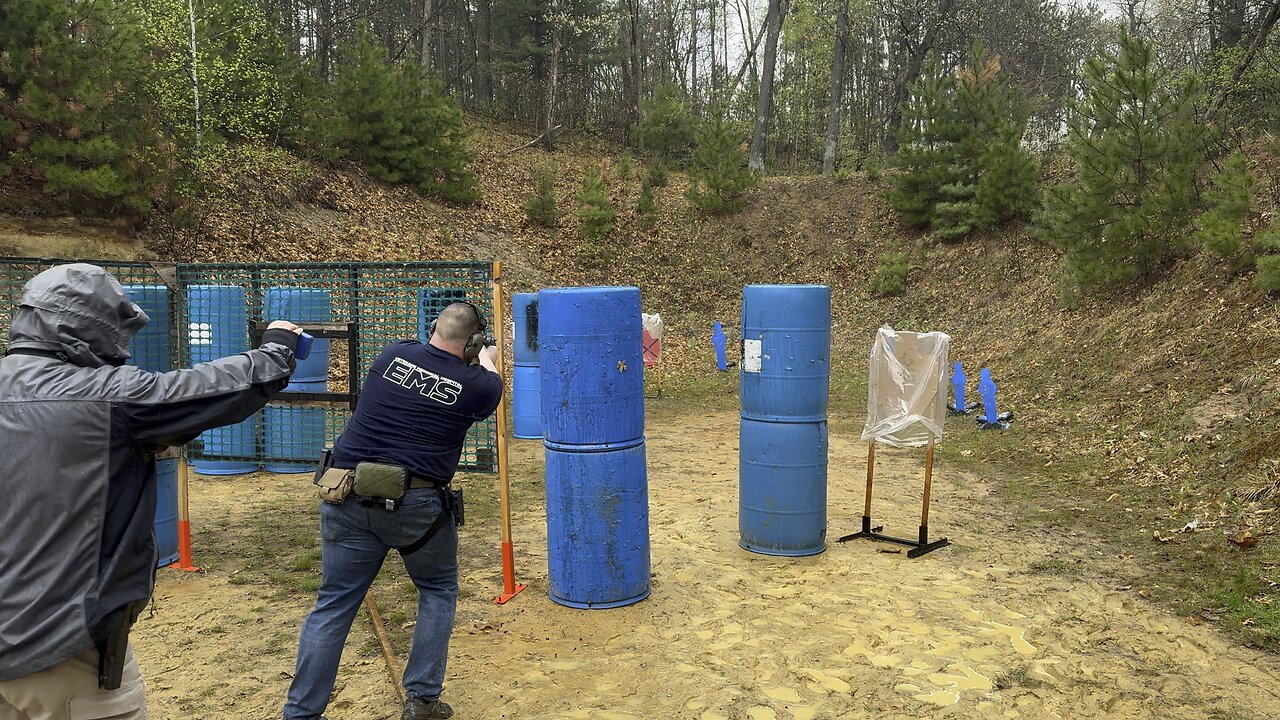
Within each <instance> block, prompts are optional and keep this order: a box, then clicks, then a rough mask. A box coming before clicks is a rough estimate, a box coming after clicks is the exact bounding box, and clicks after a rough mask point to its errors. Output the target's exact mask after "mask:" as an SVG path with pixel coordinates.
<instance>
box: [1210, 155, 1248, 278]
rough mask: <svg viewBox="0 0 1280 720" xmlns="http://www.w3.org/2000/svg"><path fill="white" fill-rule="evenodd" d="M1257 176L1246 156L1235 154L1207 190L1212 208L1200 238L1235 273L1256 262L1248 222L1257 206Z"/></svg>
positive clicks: (1224, 164)
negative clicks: (1247, 235)
mask: <svg viewBox="0 0 1280 720" xmlns="http://www.w3.org/2000/svg"><path fill="white" fill-rule="evenodd" d="M1252 187H1253V176H1252V175H1251V174H1250V173H1249V168H1248V167H1247V166H1246V165H1245V162H1244V155H1243V154H1242V153H1241V152H1240V151H1239V150H1237V151H1235V152H1233V153H1231V155H1229V156H1228V157H1227V160H1226V162H1224V163H1223V165H1222V170H1221V171H1220V172H1218V173H1217V174H1215V175H1214V176H1213V177H1212V178H1211V186H1210V187H1209V189H1208V190H1207V191H1206V192H1205V203H1206V204H1207V205H1208V210H1205V212H1204V213H1202V214H1201V215H1200V217H1199V218H1198V220H1197V224H1198V225H1199V226H1200V229H1199V230H1197V231H1196V239H1198V240H1199V241H1200V242H1201V243H1203V244H1204V246H1205V247H1206V248H1207V249H1208V250H1209V251H1210V252H1212V253H1213V254H1215V255H1217V256H1218V257H1221V258H1222V259H1223V260H1226V261H1227V262H1228V263H1229V264H1230V266H1231V271H1232V272H1233V273H1236V272H1240V271H1241V270H1244V269H1245V268H1246V267H1248V266H1249V265H1251V264H1253V253H1252V252H1250V251H1249V250H1248V248H1246V247H1245V244H1244V223H1245V220H1246V219H1247V218H1248V216H1249V213H1250V212H1251V210H1252V209H1253V192H1252Z"/></svg>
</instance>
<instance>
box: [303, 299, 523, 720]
mask: <svg viewBox="0 0 1280 720" xmlns="http://www.w3.org/2000/svg"><path fill="white" fill-rule="evenodd" d="M483 330H484V321H483V318H481V316H480V313H479V311H478V310H477V309H476V308H475V306H474V305H471V304H469V303H455V304H453V305H450V306H448V307H447V308H445V309H444V310H443V311H442V312H441V313H440V316H439V318H437V320H436V322H435V325H434V330H433V333H432V335H431V339H430V342H429V343H428V344H426V345H423V344H422V343H419V342H414V341H402V342H399V343H396V344H395V345H391V346H390V347H388V348H387V349H386V350H384V351H383V352H382V354H381V355H379V356H378V358H377V359H376V360H375V361H374V363H373V366H372V367H371V368H370V370H369V376H368V378H367V379H366V380H365V384H364V386H363V388H362V389H361V395H360V402H359V405H358V406H357V407H356V411H355V414H354V415H352V417H351V421H350V422H349V423H348V424H347V428H346V430H345V431H344V432H343V433H342V436H341V437H340V438H339V439H338V442H337V445H336V446H335V447H334V450H333V458H332V463H333V466H334V467H337V468H348V469H354V468H355V467H356V465H357V464H358V463H361V462H379V463H386V464H392V465H399V466H401V467H403V468H406V469H407V470H408V471H409V474H410V480H411V481H410V484H409V489H408V490H406V491H405V494H404V497H403V498H401V500H400V501H399V502H398V503H397V504H396V505H395V507H394V509H388V508H387V507H386V506H385V505H382V504H378V503H369V502H360V501H358V499H357V497H356V496H355V495H351V496H348V497H347V499H346V501H345V502H343V503H341V504H333V503H328V502H322V503H320V535H321V540H322V543H323V544H322V549H323V566H324V576H323V580H322V581H321V585H320V590H319V592H318V595H317V598H316V606H315V609H314V610H312V611H311V614H310V615H308V616H307V619H306V622H304V623H303V626H302V637H301V639H300V640H299V642H298V664H297V671H296V672H295V674H294V679H293V685H292V686H291V687H290V688H289V700H288V702H287V703H286V704H285V706H284V716H285V718H286V720H316V718H321V717H322V715H321V713H323V712H324V709H325V707H326V706H327V705H328V703H329V695H330V693H331V692H333V685H334V681H335V679H336V678H337V674H338V663H339V660H340V659H341V656H342V647H343V645H344V644H345V643H346V640H347V633H348V632H349V631H350V629H351V622H352V621H353V620H354V619H355V616H356V612H357V611H358V610H359V608H360V603H361V601H362V600H363V599H364V595H365V592H366V591H367V590H368V589H369V585H370V584H371V583H372V582H373V579H374V578H375V577H376V576H377V574H378V570H379V569H380V568H381V567H382V562H383V560H384V559H385V558H386V555H387V552H388V551H390V550H401V555H402V557H403V559H404V564H405V568H406V569H407V570H408V571H409V576H410V577H411V578H413V582H414V584H415V585H416V586H417V587H418V620H417V624H416V625H415V627H414V631H413V649H412V651H411V652H410V654H409V661H408V664H407V666H406V667H405V672H404V687H405V690H406V692H407V695H408V699H407V702H406V703H405V708H404V712H403V714H402V715H401V718H402V720H435V719H437V718H448V717H451V716H452V715H453V710H452V709H451V708H450V707H449V706H448V705H447V704H446V703H444V702H442V701H441V700H440V693H441V691H442V690H443V686H444V672H445V661H446V658H447V656H448V651H449V635H450V634H451V633H452V631H453V616H454V607H455V605H456V604H457V599H458V532H457V528H456V526H455V525H454V523H453V522H452V521H451V520H450V521H446V522H443V524H440V525H439V527H437V528H436V532H435V534H434V535H431V536H430V540H429V541H428V542H427V543H426V544H424V545H421V546H420V547H416V548H415V547H414V546H415V545H417V544H418V541H419V540H420V539H421V538H423V537H424V536H426V535H427V533H428V532H429V531H430V530H431V529H432V527H433V525H437V522H436V521H437V518H439V517H440V516H441V514H442V513H446V512H447V510H446V508H445V498H446V497H447V492H444V490H445V489H447V487H448V484H449V482H450V481H451V480H452V479H453V474H454V472H455V471H456V470H457V468H458V459H459V456H460V455H461V453H462V444H463V441H464V440H465V439H466V435H467V430H469V429H470V428H471V425H472V424H473V423H475V422H478V421H480V420H483V419H485V418H487V417H489V415H491V414H492V413H493V411H494V410H495V409H496V408H497V407H498V400H499V399H500V398H501V396H502V389H503V383H502V378H501V377H499V375H498V371H497V369H496V367H495V365H494V358H495V357H496V355H497V348H494V347H485V348H483V349H482V350H480V351H479V354H478V356H475V360H474V362H468V361H467V360H468V359H470V358H471V357H472V356H473V355H475V350H476V349H477V348H478V345H477V344H476V343H477V336H478V334H480V333H482V332H483ZM447 519H448V518H447V517H446V520H447Z"/></svg>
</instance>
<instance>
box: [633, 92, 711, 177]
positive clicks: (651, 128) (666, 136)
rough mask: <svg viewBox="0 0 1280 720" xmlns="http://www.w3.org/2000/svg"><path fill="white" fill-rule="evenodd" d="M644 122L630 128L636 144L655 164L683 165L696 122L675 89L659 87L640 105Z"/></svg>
mask: <svg viewBox="0 0 1280 720" xmlns="http://www.w3.org/2000/svg"><path fill="white" fill-rule="evenodd" d="M640 108H641V117H642V118H643V119H642V120H641V121H640V122H639V123H638V124H637V125H636V126H635V128H633V130H632V132H633V133H634V135H635V139H636V142H637V143H638V144H639V145H640V147H642V148H643V149H644V150H645V152H648V153H651V154H652V155H653V156H654V158H655V160H664V161H667V162H671V163H675V164H677V165H679V164H682V163H683V162H684V161H685V160H686V159H687V158H688V156H689V150H690V149H691V148H692V147H693V146H694V143H695V142H696V140H697V132H698V128H697V121H696V120H695V118H694V117H693V113H692V112H691V111H690V110H689V102H688V100H687V99H686V98H685V97H684V93H683V92H682V91H681V90H680V87H679V86H678V85H673V84H670V83H668V84H664V85H659V86H658V87H657V88H656V89H655V90H654V92H653V97H651V98H649V99H647V100H645V101H643V102H641V103H640Z"/></svg>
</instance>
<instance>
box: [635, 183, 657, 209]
mask: <svg viewBox="0 0 1280 720" xmlns="http://www.w3.org/2000/svg"><path fill="white" fill-rule="evenodd" d="M656 208H657V203H656V201H655V198H654V196H653V185H651V184H650V183H649V179H648V178H645V179H644V180H643V181H642V182H641V183H640V198H639V199H638V200H636V214H637V215H640V216H642V217H646V216H649V215H652V214H653V211H654V210H655V209H656Z"/></svg>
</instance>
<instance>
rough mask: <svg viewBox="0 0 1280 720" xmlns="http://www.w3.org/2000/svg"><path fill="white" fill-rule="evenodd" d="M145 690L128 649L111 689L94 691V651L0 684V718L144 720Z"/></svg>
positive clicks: (131, 651) (95, 650) (12, 719)
mask: <svg viewBox="0 0 1280 720" xmlns="http://www.w3.org/2000/svg"><path fill="white" fill-rule="evenodd" d="M146 717H147V698H146V687H145V686H144V685H143V682H142V671H141V670H139V669H138V659H137V658H136V657H134V655H133V648H132V647H130V648H129V649H128V651H127V652H126V653H125V665H124V675H123V677H122V679H121V681H120V687H119V688H118V689H116V690H102V689H99V688H98V651H97V649H95V648H90V649H89V650H86V651H85V652H83V653H81V654H80V655H78V656H76V657H73V658H71V659H70V660H67V661H65V662H63V663H61V664H59V665H55V666H54V667H51V668H49V669H48V670H44V671H41V672H38V673H35V674H34V675H28V676H26V677H21V678H18V679H17V680H5V681H3V682H0V720H102V719H104V718H112V719H113V720H146Z"/></svg>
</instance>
